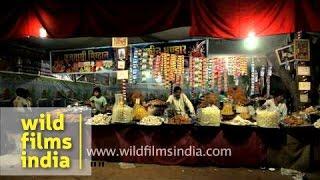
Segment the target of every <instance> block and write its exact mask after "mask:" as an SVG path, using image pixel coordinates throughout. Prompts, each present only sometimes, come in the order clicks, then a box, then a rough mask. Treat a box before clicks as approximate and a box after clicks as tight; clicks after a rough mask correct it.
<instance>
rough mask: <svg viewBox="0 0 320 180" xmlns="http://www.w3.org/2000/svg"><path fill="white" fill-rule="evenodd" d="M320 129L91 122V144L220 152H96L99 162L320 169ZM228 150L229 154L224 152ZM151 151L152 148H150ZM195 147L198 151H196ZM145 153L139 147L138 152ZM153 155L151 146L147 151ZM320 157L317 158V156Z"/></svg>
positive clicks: (94, 158) (95, 158)
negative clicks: (100, 153)
mask: <svg viewBox="0 0 320 180" xmlns="http://www.w3.org/2000/svg"><path fill="white" fill-rule="evenodd" d="M319 138H320V131H319V130H317V129H315V128H313V127H304V128H279V129H272V128H270V129H269V128H259V127H244V126H230V125H222V126H220V127H208V126H194V125H161V126H141V125H136V124H110V125H103V126H92V147H93V148H111V149H116V151H117V153H119V151H118V149H119V148H125V149H127V150H128V149H130V148H131V149H132V151H134V150H133V146H135V148H136V150H137V149H138V148H141V146H144V147H146V146H147V145H149V146H151V147H152V146H153V147H154V148H175V149H176V150H177V149H178V148H185V149H187V148H190V146H191V147H192V148H200V149H202V152H205V151H206V150H207V149H209V148H212V149H213V148H218V149H219V151H220V154H222V153H225V154H223V155H222V156H208V155H206V156H201V157H195V156H188V155H183V156H181V155H180V156H160V155H159V154H158V156H153V155H154V154H153V155H152V154H149V155H147V156H140V155H141V154H135V155H133V154H131V155H127V156H121V155H120V154H118V155H114V156H107V155H104V156H97V155H96V156H93V157H92V159H93V160H96V161H113V162H120V161H121V162H131V163H152V164H162V165H192V166H205V165H212V166H221V167H276V168H280V167H286V168H293V169H299V170H310V169H313V168H315V167H316V166H317V167H319V165H318V164H317V163H319V160H317V156H319V150H320V149H319V144H320V143H319ZM224 148H230V150H231V156H229V155H230V154H226V152H222V151H223V149H224ZM151 149H152V148H151ZM195 150H196V149H195ZM132 151H131V153H133V152H132ZM140 152H141V150H140ZM149 153H151V152H150V150H149ZM217 153H218V150H215V155H217ZM212 154H214V153H212ZM318 158H319V157H318Z"/></svg>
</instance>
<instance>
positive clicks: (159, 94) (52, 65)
mask: <svg viewBox="0 0 320 180" xmlns="http://www.w3.org/2000/svg"><path fill="white" fill-rule="evenodd" d="M130 39H132V38H126V37H121V38H119V37H118V38H112V44H110V46H97V47H93V46H92V47H82V48H64V49H53V50H52V49H51V50H46V49H44V50H39V49H30V48H25V47H24V46H14V47H9V46H8V47H7V49H6V50H5V51H3V52H2V53H1V54H2V57H1V61H2V62H4V61H7V60H10V59H11V61H10V62H11V64H10V63H7V64H5V63H2V64H1V68H2V69H1V79H0V80H1V85H2V86H1V91H2V92H3V94H2V95H1V101H0V104H1V106H14V104H13V102H12V98H11V99H10V98H8V97H9V96H10V94H13V93H14V92H13V91H15V90H17V89H20V91H22V94H27V95H26V101H27V103H29V104H27V105H28V106H35V107H58V108H57V109H56V110H55V113H59V112H60V113H61V112H63V113H69V114H70V115H71V116H72V114H76V113H79V112H82V111H84V110H90V111H91V117H88V118H86V119H85V121H86V122H85V124H86V126H91V127H92V134H91V135H88V136H87V137H91V139H92V146H93V148H129V147H132V146H136V147H140V146H147V145H149V146H154V147H156V148H172V147H176V148H188V147H196V148H201V149H203V150H204V151H205V150H206V149H208V148H230V150H231V153H232V155H231V156H222V157H220V156H211V157H195V156H175V157H168V156H147V157H139V156H122V157H119V156H116V157H112V156H94V157H92V158H93V160H97V161H116V162H119V161H121V162H136V163H154V164H167V165H192V166H195V165H217V166H224V167H239V166H247V167H276V168H280V167H286V168H292V169H297V170H304V171H305V170H311V169H314V168H315V167H316V166H317V164H319V156H320V155H319V152H320V151H319V137H320V136H319V135H320V134H319V129H318V128H319V122H320V120H319V118H320V113H319V98H318V97H319V94H318V90H316V89H317V86H319V82H318V80H317V79H316V78H315V77H314V74H316V73H319V70H318V69H317V67H319V65H317V64H316V62H314V59H316V58H317V57H319V55H318V54H317V53H316V52H314V50H313V49H314V48H316V47H317V46H319V45H318V44H315V43H312V35H310V34H302V33H296V34H290V35H279V36H273V37H262V38H257V37H255V36H249V37H248V38H247V39H244V40H224V39H213V38H199V39H196V38H193V39H184V40H170V41H166V42H163V41H156V42H145V43H129V42H132V40H130ZM257 44H259V46H258V47H257V48H255V47H254V46H257ZM11 51H14V52H11ZM4 52H6V53H4ZM12 54H14V55H15V56H12ZM32 58H33V59H37V60H36V61H30V59H32ZM8 62H9V61H8ZM35 62H38V64H31V63H35ZM317 83H318V84H317ZM16 92H18V91H16ZM27 92H28V93H29V94H28V93H27ZM20 93H21V92H20ZM59 107H60V108H59ZM71 119H72V118H71ZM70 123H72V122H70Z"/></svg>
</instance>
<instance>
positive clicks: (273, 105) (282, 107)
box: [263, 95, 288, 118]
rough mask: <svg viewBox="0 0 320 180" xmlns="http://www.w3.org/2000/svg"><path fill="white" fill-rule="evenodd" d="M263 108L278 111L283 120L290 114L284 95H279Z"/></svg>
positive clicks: (268, 101)
mask: <svg viewBox="0 0 320 180" xmlns="http://www.w3.org/2000/svg"><path fill="white" fill-rule="evenodd" d="M263 106H265V107H266V108H268V109H271V110H276V111H278V112H279V113H280V116H281V118H284V117H285V116H287V114H288V108H287V105H286V103H285V102H284V98H283V95H278V96H276V97H275V98H272V99H269V100H267V101H266V102H265V103H264V104H263Z"/></svg>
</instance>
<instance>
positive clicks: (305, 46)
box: [293, 39, 310, 61]
mask: <svg viewBox="0 0 320 180" xmlns="http://www.w3.org/2000/svg"><path fill="white" fill-rule="evenodd" d="M293 44H294V58H295V59H296V60H299V61H310V42H309V40H308V39H295V40H294V42H293Z"/></svg>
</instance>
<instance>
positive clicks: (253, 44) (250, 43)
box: [244, 32, 258, 51]
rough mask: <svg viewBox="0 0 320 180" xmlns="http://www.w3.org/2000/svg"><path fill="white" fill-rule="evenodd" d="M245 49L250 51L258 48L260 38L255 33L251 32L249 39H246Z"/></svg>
mask: <svg viewBox="0 0 320 180" xmlns="http://www.w3.org/2000/svg"><path fill="white" fill-rule="evenodd" d="M244 47H245V49H247V50H250V51H251V50H254V49H256V48H257V47H258V38H257V37H256V34H255V33H254V32H249V34H248V37H247V38H246V39H244Z"/></svg>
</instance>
